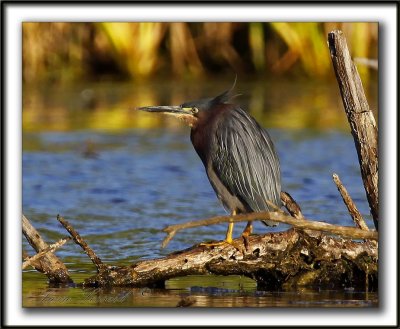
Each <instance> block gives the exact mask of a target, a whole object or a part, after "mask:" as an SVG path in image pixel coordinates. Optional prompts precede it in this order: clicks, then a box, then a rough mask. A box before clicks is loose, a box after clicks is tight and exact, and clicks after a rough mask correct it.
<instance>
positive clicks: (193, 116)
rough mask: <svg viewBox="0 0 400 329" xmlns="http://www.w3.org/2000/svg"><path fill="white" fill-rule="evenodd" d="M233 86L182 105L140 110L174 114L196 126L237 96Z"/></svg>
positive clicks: (140, 108)
mask: <svg viewBox="0 0 400 329" xmlns="http://www.w3.org/2000/svg"><path fill="white" fill-rule="evenodd" d="M235 82H236V80H235ZM233 87H234V85H233V86H232V88H231V89H229V90H227V91H225V92H223V93H222V94H220V95H218V96H216V97H214V98H204V99H200V100H197V101H191V102H185V103H183V104H181V105H167V106H145V107H139V108H138V110H141V111H146V112H159V113H164V114H168V115H172V116H174V117H176V118H179V119H181V120H183V121H184V122H185V123H187V124H188V125H189V126H190V127H196V125H197V123H198V121H201V120H204V119H205V118H207V117H208V115H210V114H211V113H212V111H213V110H214V109H215V108H217V107H220V106H221V105H223V104H227V103H228V102H229V101H230V100H231V99H232V98H233V97H235V96H237V95H232V89H233Z"/></svg>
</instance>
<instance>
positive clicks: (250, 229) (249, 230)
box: [242, 221, 253, 238]
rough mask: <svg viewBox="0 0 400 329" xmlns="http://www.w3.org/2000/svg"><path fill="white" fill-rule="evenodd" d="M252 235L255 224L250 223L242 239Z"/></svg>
mask: <svg viewBox="0 0 400 329" xmlns="http://www.w3.org/2000/svg"><path fill="white" fill-rule="evenodd" d="M251 233H253V224H252V222H251V221H248V222H247V225H246V227H245V228H244V230H243V233H242V237H246V238H247V237H248V236H249V235H250V234H251Z"/></svg>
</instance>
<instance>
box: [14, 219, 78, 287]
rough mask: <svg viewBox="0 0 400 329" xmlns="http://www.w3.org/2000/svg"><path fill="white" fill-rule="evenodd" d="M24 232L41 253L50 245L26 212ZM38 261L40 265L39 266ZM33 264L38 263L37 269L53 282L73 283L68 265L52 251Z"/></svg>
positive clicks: (23, 223) (23, 221)
mask: <svg viewBox="0 0 400 329" xmlns="http://www.w3.org/2000/svg"><path fill="white" fill-rule="evenodd" d="M22 232H23V234H24V236H25V237H26V239H27V240H28V242H29V244H30V245H31V246H32V248H33V249H35V250H36V252H38V253H40V252H41V251H42V250H45V249H47V248H48V247H49V245H48V244H47V243H46V242H45V241H44V240H43V239H42V237H41V236H40V234H39V232H38V231H37V230H36V229H35V228H34V227H33V225H32V224H31V223H30V222H29V220H28V219H27V218H26V217H25V216H24V214H22ZM37 263H38V264H40V265H39V266H38V265H37ZM32 265H36V266H35V268H36V270H38V271H39V272H42V273H44V274H46V275H47V277H48V278H49V282H50V283H51V284H59V283H62V284H65V283H68V284H69V283H73V281H72V279H71V277H70V276H69V273H68V269H67V267H66V266H65V265H64V263H63V262H62V261H60V260H59V259H58V257H57V256H56V255H54V254H53V253H52V252H47V253H46V254H45V255H43V257H41V258H40V259H38V260H37V261H36V262H33V263H32Z"/></svg>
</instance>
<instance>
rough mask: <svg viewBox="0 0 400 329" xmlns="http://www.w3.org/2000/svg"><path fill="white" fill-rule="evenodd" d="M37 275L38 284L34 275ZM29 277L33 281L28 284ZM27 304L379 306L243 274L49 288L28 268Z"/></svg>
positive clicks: (370, 295) (360, 296)
mask: <svg viewBox="0 0 400 329" xmlns="http://www.w3.org/2000/svg"><path fill="white" fill-rule="evenodd" d="M35 277H37V280H38V281H39V283H38V282H36V283H35V284H33V283H32V281H31V280H32V279H33V278H35ZM25 280H29V281H28V283H25ZM23 294H24V299H23V306H24V307H178V306H186V307H188V306H190V307H376V306H378V294H377V293H376V292H360V291H356V290H354V289H345V290H341V291H337V290H318V289H310V288H299V289H294V290H292V291H257V289H256V284H255V283H254V281H252V280H250V279H248V278H245V277H240V276H228V277H222V276H188V277H184V278H176V279H173V280H169V281H167V283H166V289H149V288H121V287H114V288H85V289H81V288H71V287H66V288H51V287H48V286H47V284H46V283H45V279H43V275H41V274H38V273H29V274H28V273H24V289H23Z"/></svg>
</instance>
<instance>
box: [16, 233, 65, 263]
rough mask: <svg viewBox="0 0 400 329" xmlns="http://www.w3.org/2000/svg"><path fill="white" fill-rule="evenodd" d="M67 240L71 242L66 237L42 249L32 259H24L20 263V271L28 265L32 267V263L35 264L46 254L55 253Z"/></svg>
mask: <svg viewBox="0 0 400 329" xmlns="http://www.w3.org/2000/svg"><path fill="white" fill-rule="evenodd" d="M68 240H71V238H70V237H66V238H64V239H60V240H58V241H57V242H56V243H53V244H51V245H50V246H48V247H47V248H46V249H43V250H42V251H40V252H38V253H37V254H36V255H34V256H32V257H26V258H25V261H24V262H23V263H22V269H23V270H24V269H26V268H27V267H28V266H29V265H32V264H33V263H34V262H36V261H37V260H38V259H39V258H41V257H43V256H44V255H46V254H47V253H48V252H54V251H56V250H57V249H58V248H60V247H61V246H63V245H64V244H65V243H66V242H67V241H68ZM32 266H34V265H32ZM34 267H35V266H34Z"/></svg>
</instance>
